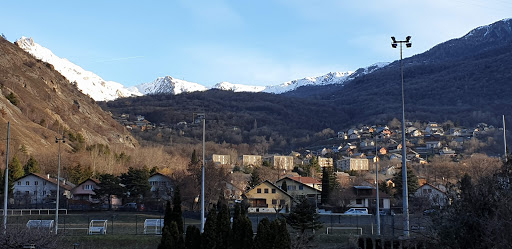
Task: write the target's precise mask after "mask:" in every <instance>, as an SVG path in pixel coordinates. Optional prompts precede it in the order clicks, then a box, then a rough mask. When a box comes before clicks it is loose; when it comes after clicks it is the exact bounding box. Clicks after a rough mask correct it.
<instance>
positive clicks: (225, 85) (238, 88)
mask: <svg viewBox="0 0 512 249" xmlns="http://www.w3.org/2000/svg"><path fill="white" fill-rule="evenodd" d="M213 88H215V89H220V90H225V91H233V92H261V91H263V90H264V89H265V87H264V86H248V85H241V84H233V83H229V82H226V81H223V82H220V83H217V84H215V86H213Z"/></svg>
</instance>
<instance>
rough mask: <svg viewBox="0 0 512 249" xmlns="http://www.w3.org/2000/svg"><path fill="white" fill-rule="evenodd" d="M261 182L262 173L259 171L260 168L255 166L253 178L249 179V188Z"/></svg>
mask: <svg viewBox="0 0 512 249" xmlns="http://www.w3.org/2000/svg"><path fill="white" fill-rule="evenodd" d="M260 183H261V178H260V174H259V172H258V169H257V168H255V169H254V170H253V171H252V174H251V179H250V180H249V182H248V183H247V189H248V190H249V189H251V188H254V187H255V186H256V185H258V184H260Z"/></svg>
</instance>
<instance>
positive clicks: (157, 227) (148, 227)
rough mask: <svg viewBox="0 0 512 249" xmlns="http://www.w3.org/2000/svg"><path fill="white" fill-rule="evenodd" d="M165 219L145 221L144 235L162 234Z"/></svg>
mask: <svg viewBox="0 0 512 249" xmlns="http://www.w3.org/2000/svg"><path fill="white" fill-rule="evenodd" d="M163 227H164V219H146V220H145V221H144V234H162V228H163Z"/></svg>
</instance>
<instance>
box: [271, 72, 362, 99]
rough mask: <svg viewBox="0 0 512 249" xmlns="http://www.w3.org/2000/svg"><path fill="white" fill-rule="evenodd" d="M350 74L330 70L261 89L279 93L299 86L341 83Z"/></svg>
mask: <svg viewBox="0 0 512 249" xmlns="http://www.w3.org/2000/svg"><path fill="white" fill-rule="evenodd" d="M350 75H352V72H343V73H342V72H331V73H328V74H326V75H322V76H318V77H306V78H303V79H299V80H292V81H288V82H285V83H283V84H280V85H276V86H267V87H266V88H265V90H263V91H264V92H268V93H276V94H279V93H284V92H288V91H293V90H295V89H297V88H298V87H301V86H308V85H330V84H343V83H344V82H345V81H347V80H349V79H350Z"/></svg>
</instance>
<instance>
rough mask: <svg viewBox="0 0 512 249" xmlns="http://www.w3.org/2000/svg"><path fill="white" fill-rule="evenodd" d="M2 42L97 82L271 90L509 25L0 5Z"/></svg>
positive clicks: (314, 12)
mask: <svg viewBox="0 0 512 249" xmlns="http://www.w3.org/2000/svg"><path fill="white" fill-rule="evenodd" d="M0 10H1V15H0V33H3V34H4V35H5V36H6V37H7V39H8V40H9V41H15V40H17V39H18V38H20V37H21V36H27V37H32V38H33V39H34V41H35V42H36V43H39V44H41V45H42V46H44V47H47V48H49V49H50V50H52V51H53V52H54V53H55V54H56V55H57V56H59V57H63V58H67V59H68V60H70V61H72V62H73V63H75V64H77V65H79V66H81V67H83V68H84V69H86V70H89V71H92V72H94V73H96V74H98V75H99V76H101V77H102V78H103V79H105V80H112V81H116V82H119V83H122V84H124V85H125V86H133V85H136V84H140V83H145V82H151V81H153V80H155V79H156V78H157V77H161V76H167V75H169V76H173V77H175V78H179V79H184V80H187V81H192V82H197V83H200V84H203V85H206V86H213V85H214V84H216V83H218V82H221V81H229V82H231V83H237V84H247V85H275V84H280V83H283V82H285V81H289V80H293V79H298V78H303V77H306V76H319V75H323V74H326V73H328V72H334V71H341V72H344V71H354V70H356V69H358V68H360V67H365V66H369V65H371V64H373V63H377V62H391V61H393V60H396V59H398V57H399V51H398V50H396V49H392V48H391V46H390V42H391V40H390V37H391V36H396V37H397V38H399V39H400V38H401V37H405V36H407V35H410V36H412V42H413V47H412V48H411V49H407V50H404V56H405V57H409V56H412V55H414V54H418V53H422V52H424V51H426V50H428V49H429V48H431V47H433V46H435V45H436V44H439V43H441V42H444V41H447V40H449V39H453V38H458V37H461V36H463V35H465V34H466V33H467V32H469V31H470V30H471V29H473V28H476V27H478V26H482V25H487V24H490V23H493V22H495V21H498V20H501V19H504V18H510V17H512V2H510V1H509V0H487V1H486V0H428V1H427V0H424V1H407V0H388V1H382V0H368V1H364V0H363V1H334V0H324V1H311V0H309V1H308V0H304V1H303V0H275V1H265V0H263V1H243V0H233V1H222V0H219V1H217V0H210V1H208V0H205V1H194V0H189V1H187V0H183V1H180V0H169V1H130V0H124V1H120V0H111V1H104V0H103V1H96V0H89V1H68V0H66V1H52V0H48V1H35V0H33V1H30V0H26V1H2V3H1V4H0Z"/></svg>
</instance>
